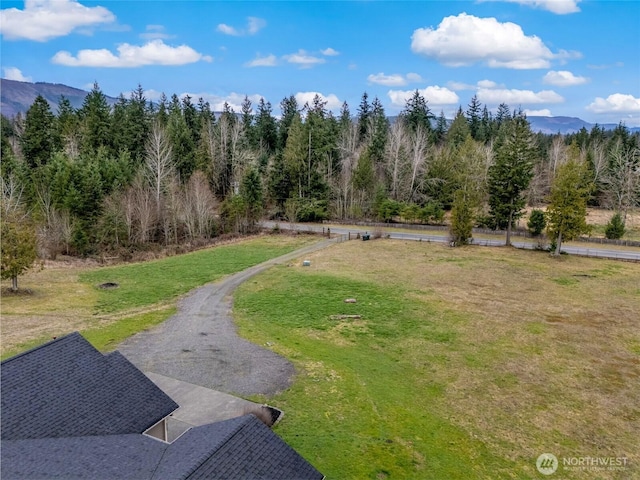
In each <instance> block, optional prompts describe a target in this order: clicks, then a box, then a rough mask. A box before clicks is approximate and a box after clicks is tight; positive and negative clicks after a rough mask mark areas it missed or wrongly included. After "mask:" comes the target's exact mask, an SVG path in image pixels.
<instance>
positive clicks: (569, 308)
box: [2, 236, 640, 480]
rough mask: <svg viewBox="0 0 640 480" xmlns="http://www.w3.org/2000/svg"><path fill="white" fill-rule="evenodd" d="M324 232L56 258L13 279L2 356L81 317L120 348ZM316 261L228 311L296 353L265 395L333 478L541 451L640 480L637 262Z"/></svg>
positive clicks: (491, 469) (425, 257) (428, 469)
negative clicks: (104, 262)
mask: <svg viewBox="0 0 640 480" xmlns="http://www.w3.org/2000/svg"><path fill="white" fill-rule="evenodd" d="M313 241H317V238H309V237H306V236H298V237H287V236H263V237H260V238H256V239H252V240H249V241H245V242H241V243H238V244H232V245H226V246H220V247H216V248H213V249H207V250H202V251H199V252H194V253H193V254H189V255H185V256H180V257H170V258H166V259H163V260H157V261H152V262H148V263H144V264H130V265H121V266H118V267H100V268H86V267H78V266H76V265H66V264H63V263H60V264H55V265H49V266H47V267H46V268H45V269H44V270H42V271H38V272H33V273H30V274H29V275H27V276H25V277H24V278H21V287H22V288H24V289H25V290H28V294H21V295H7V294H6V292H5V290H4V289H3V296H2V353H3V356H5V357H6V356H7V355H10V354H13V353H17V352H18V351H21V350H23V349H25V348H27V347H29V346H34V345H37V344H38V343H41V342H43V341H45V340H47V339H49V338H51V337H52V336H57V335H63V334H65V333H68V332H70V331H74V330H79V331H81V332H82V333H83V334H84V335H85V336H86V337H87V338H88V339H89V340H90V341H91V342H92V343H93V344H94V345H95V346H96V347H97V348H99V349H101V350H110V349H113V348H115V347H117V344H118V342H120V341H121V340H122V339H124V338H126V337H127V336H129V335H131V334H133V333H135V332H137V331H140V330H142V329H145V328H149V327H150V326H152V325H154V324H157V323H159V322H162V321H163V320H164V319H166V318H167V317H168V316H169V315H170V314H171V313H173V312H174V311H175V304H176V301H177V299H178V298H179V297H180V296H181V295H183V294H184V293H186V292H187V291H189V290H191V289H192V288H194V287H197V286H199V285H201V284H204V283H207V282H210V281H214V280H216V279H218V278H220V277H221V276H223V275H226V274H229V273H233V272H235V271H238V270H241V269H244V268H246V267H248V266H250V265H253V264H255V263H259V262H261V261H263V260H265V259H267V258H271V257H274V256H277V255H280V254H282V253H285V252H288V251H291V250H293V249H295V248H298V247H301V246H303V245H304V244H308V243H309V242H313ZM306 258H308V259H309V260H311V266H310V267H302V266H300V262H292V263H291V264H290V266H284V265H283V266H277V267H274V268H272V269H270V270H268V271H267V272H265V273H263V274H261V275H259V276H256V277H253V278H252V279H251V280H250V281H249V282H248V283H246V284H244V285H243V286H242V287H241V288H240V290H239V291H238V292H237V293H236V296H235V310H234V312H235V315H236V318H237V321H238V323H239V328H240V332H241V334H243V335H244V336H246V337H247V338H250V339H252V340H253V341H255V342H256V343H258V344H262V345H267V346H268V347H269V348H272V349H274V350H275V351H277V352H279V353H281V354H282V355H284V356H286V357H287V358H289V359H291V361H292V362H294V364H295V366H296V369H297V372H298V374H297V377H296V379H295V382H294V384H293V386H292V387H291V388H290V389H289V390H287V391H285V392H281V393H280V394H279V395H277V396H275V397H273V398H256V399H255V400H260V401H266V402H268V403H270V404H272V405H275V406H277V407H279V408H282V409H283V410H284V411H285V412H286V415H285V418H284V420H283V421H282V422H281V423H280V424H279V425H278V427H277V432H278V433H279V434H280V435H281V436H282V437H283V438H284V439H285V440H286V441H287V442H288V443H290V444H291V445H292V446H293V447H294V448H296V449H297V450H298V451H299V452H300V453H301V454H302V455H303V456H304V457H305V458H307V459H308V460H310V461H311V462H312V463H313V464H314V465H315V466H316V467H317V468H318V469H320V470H321V471H322V472H323V473H324V474H325V475H327V478H329V479H361V478H362V479H366V478H370V479H375V480H383V479H386V478H389V479H391V478H398V479H458V478H459V479H474V478H486V479H496V478H518V479H519V478H525V479H526V478H531V479H536V478H545V477H543V476H542V475H540V474H539V473H538V472H537V471H536V468H535V460H536V458H537V457H538V455H540V454H541V453H544V452H550V453H553V454H555V455H556V456H557V457H558V458H559V459H560V461H561V462H562V461H563V460H562V459H563V458H583V457H607V458H608V457H626V458H628V459H629V460H628V461H629V463H628V466H627V468H626V469H625V470H622V471H606V470H603V471H597V472H583V471H562V470H561V471H560V472H557V473H556V474H555V475H554V476H553V477H547V478H563V479H566V478H569V479H582V478H594V479H595V478H597V479H601V478H602V479H632V478H639V477H640V470H639V467H640V455H639V454H638V452H639V450H640V449H639V448H638V447H639V441H638V435H637V432H638V431H640V406H639V403H638V399H639V398H640V381H639V380H640V327H639V325H638V322H639V321H640V267H639V266H638V265H637V264H632V263H622V262H615V261H607V260H597V259H588V258H580V257H574V256H563V257H561V258H559V259H557V258H551V257H550V256H549V255H548V254H545V253H542V252H532V251H520V250H514V249H510V248H481V247H466V248H459V249H450V248H447V247H445V246H442V245H437V244H429V243H418V242H401V241H391V240H374V241H370V242H360V241H352V242H345V243H341V244H337V245H334V246H332V247H330V248H328V249H325V250H323V251H319V252H316V253H313V254H309V255H307V256H305V259H306ZM105 282H115V283H118V284H119V287H118V288H116V289H113V290H103V289H100V288H98V285H100V284H101V283H105ZM3 286H6V284H4V283H3ZM347 298H355V299H357V302H356V303H345V302H344V300H345V299H347ZM345 315H349V316H355V317H346V318H345V317H341V316H345ZM560 468H561V469H562V468H563V467H562V465H561V467H560Z"/></svg>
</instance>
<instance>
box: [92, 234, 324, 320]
mask: <svg viewBox="0 0 640 480" xmlns="http://www.w3.org/2000/svg"><path fill="white" fill-rule="evenodd" d="M312 241H317V238H314V239H310V238H309V237H302V236H300V237H283V236H265V237H259V238H256V239H253V240H249V241H245V242H239V243H234V244H230V245H222V246H218V247H215V248H208V249H205V250H199V251H196V252H192V253H188V254H185V255H177V256H174V257H168V258H163V259H161V260H155V261H150V262H144V263H135V264H127V265H119V266H114V267H105V268H99V269H93V270H90V271H86V272H83V273H82V274H80V281H81V282H82V283H86V284H90V285H93V286H94V287H95V288H97V286H98V285H101V284H103V283H107V282H112V283H117V284H118V285H119V286H118V288H114V289H98V299H97V303H96V305H95V313H97V314H105V313H114V312H122V311H126V310H130V309H138V308H143V307H146V306H151V305H156V304H158V303H166V302H172V301H175V299H176V298H178V297H179V296H180V295H183V294H185V293H187V292H189V291H190V290H193V289H194V288H196V287H199V286H201V285H204V284H205V283H209V282H213V281H216V280H218V279H220V278H222V277H223V276H225V275H230V274H233V273H236V272H240V271H242V270H245V269H246V268H249V267H252V266H254V265H257V264H259V263H262V262H264V261H266V260H269V259H271V258H275V257H278V256H280V255H284V254H286V253H289V252H291V251H293V250H295V249H297V248H300V247H302V246H304V245H306V244H309V243H310V242H312Z"/></svg>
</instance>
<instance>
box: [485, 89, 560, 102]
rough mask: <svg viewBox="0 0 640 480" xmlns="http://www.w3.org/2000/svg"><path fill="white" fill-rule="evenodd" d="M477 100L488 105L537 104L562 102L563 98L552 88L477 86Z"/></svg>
mask: <svg viewBox="0 0 640 480" xmlns="http://www.w3.org/2000/svg"><path fill="white" fill-rule="evenodd" d="M477 95H478V100H480V101H481V102H482V103H486V104H488V105H498V104H500V103H506V104H507V105H537V104H540V103H562V102H564V98H563V97H562V96H560V95H558V94H557V93H556V92H554V91H553V90H541V91H539V92H534V91H533V90H516V89H510V90H509V89H506V88H482V87H481V88H478V93H477Z"/></svg>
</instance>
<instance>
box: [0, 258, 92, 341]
mask: <svg viewBox="0 0 640 480" xmlns="http://www.w3.org/2000/svg"><path fill="white" fill-rule="evenodd" d="M92 266H95V265H94V264H93V263H84V262H77V261H74V262H46V264H45V265H44V268H43V269H42V270H40V269H38V270H33V271H30V272H27V273H26V274H25V275H21V276H20V278H19V287H20V291H19V292H18V293H12V292H10V291H9V288H8V286H9V283H8V282H5V281H3V282H2V292H1V297H0V312H1V314H2V315H1V316H2V321H1V322H0V328H1V337H0V338H1V339H2V352H5V351H8V350H11V349H13V348H15V347H16V346H18V345H21V344H25V343H29V342H32V341H35V340H39V339H47V338H51V337H52V336H53V335H54V334H56V332H60V331H69V332H71V331H74V330H78V329H80V328H81V327H87V326H91V322H92V321H91V320H88V319H91V314H92V311H91V309H92V307H93V305H94V304H95V297H96V294H95V290H94V289H93V288H91V286H90V285H86V284H82V283H80V282H78V275H79V272H80V271H81V270H82V269H83V268H90V267H92Z"/></svg>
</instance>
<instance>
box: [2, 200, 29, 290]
mask: <svg viewBox="0 0 640 480" xmlns="http://www.w3.org/2000/svg"><path fill="white" fill-rule="evenodd" d="M2 210H3V212H2V214H1V215H0V243H1V244H2V245H1V247H0V250H1V252H2V255H1V257H2V262H1V263H0V277H2V279H3V280H5V279H10V280H11V290H13V291H14V292H15V291H17V290H18V277H19V276H20V275H22V274H23V273H24V272H26V271H27V270H29V269H30V268H31V267H32V266H33V264H34V262H35V260H36V258H37V251H36V231H35V228H34V226H33V224H32V223H31V222H30V221H29V219H28V217H27V216H26V215H24V214H19V212H17V211H13V212H7V211H5V209H4V208H3V209H2Z"/></svg>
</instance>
